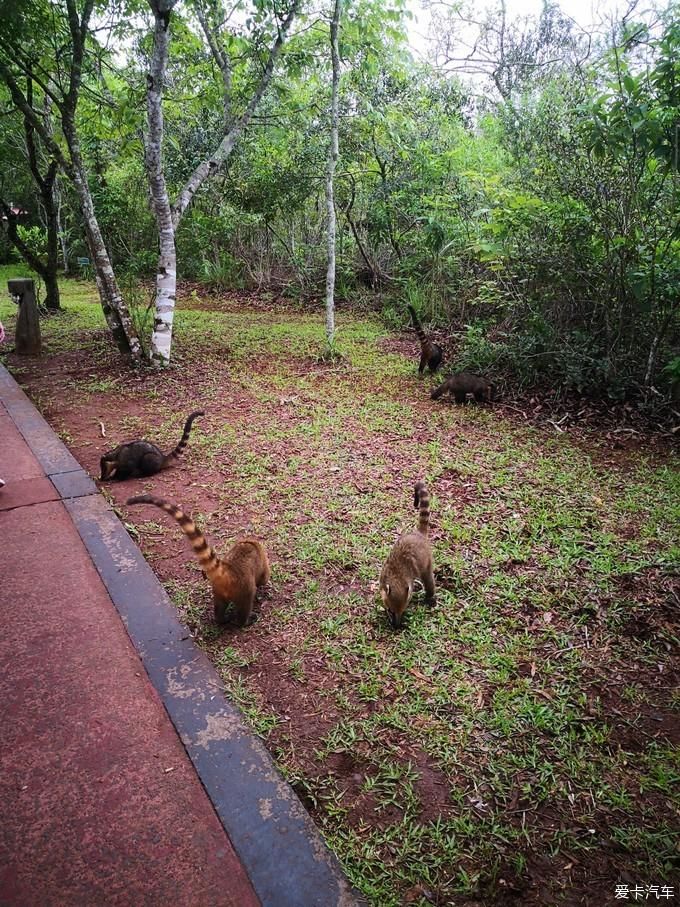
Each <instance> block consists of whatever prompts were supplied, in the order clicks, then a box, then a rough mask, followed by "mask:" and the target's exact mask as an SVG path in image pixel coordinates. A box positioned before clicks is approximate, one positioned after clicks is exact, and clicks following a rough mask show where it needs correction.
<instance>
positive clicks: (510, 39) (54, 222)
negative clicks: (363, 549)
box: [0, 0, 680, 412]
mask: <svg viewBox="0 0 680 907" xmlns="http://www.w3.org/2000/svg"><path fill="white" fill-rule="evenodd" d="M0 5H1V6H2V10H1V12H2V16H1V17H0V18H1V20H2V23H3V24H2V26H1V32H2V33H1V34H0V109H1V110H2V115H3V130H2V134H1V135H0V172H1V174H2V176H1V179H0V204H1V205H2V212H3V225H4V229H3V230H2V231H1V232H0V263H5V262H8V261H10V260H11V259H12V258H16V257H17V256H21V257H23V259H24V260H25V261H27V263H28V264H29V265H30V266H31V267H32V268H34V269H35V270H36V271H38V273H40V275H41V278H42V280H43V283H44V287H45V294H44V295H45V300H44V301H45V304H46V306H47V308H56V307H57V306H58V304H59V303H58V289H57V283H56V271H57V269H58V268H63V269H64V270H65V271H67V272H69V271H70V272H73V271H76V272H77V271H78V270H80V271H81V272H83V270H84V271H85V273H86V274H87V273H88V271H90V270H92V271H93V272H94V276H96V277H97V282H98V287H99V290H100V295H101V297H102V303H103V305H104V310H105V314H106V315H107V321H108V323H109V327H110V328H111V330H112V333H113V335H114V338H115V339H116V342H117V343H118V346H119V347H120V349H121V350H122V351H124V352H125V353H127V354H130V355H132V356H133V357H134V358H138V359H141V358H142V357H144V356H145V355H147V354H148V353H152V354H158V348H157V346H156V344H155V341H154V339H153V338H154V337H156V336H157V331H158V326H159V324H160V325H161V328H162V329H164V330H166V333H167V334H169V336H167V338H166V345H165V347H164V348H162V349H161V352H160V360H161V361H162V362H165V363H167V362H168V361H169V359H170V339H171V331H172V311H171V310H172V306H173V303H174V296H175V291H174V289H173V286H169V287H168V286H167V285H166V287H165V290H164V289H163V286H162V283H163V281H162V280H160V279H159V277H158V275H160V274H167V273H170V272H171V271H172V269H173V265H172V264H171V265H170V266H167V261H168V259H167V258H166V259H165V262H166V265H164V264H163V261H164V259H163V255H164V243H165V249H166V251H167V249H168V248H169V245H168V243H169V242H170V239H171V240H172V242H171V243H170V245H172V247H173V248H172V251H174V253H176V258H175V259H169V260H170V261H171V262H172V261H176V270H177V275H178V279H179V280H180V282H183V286H185V287H186V286H190V284H191V283H192V282H194V283H195V284H201V285H203V286H206V285H207V286H210V287H214V288H216V289H217V290H224V289H225V288H240V289H255V290H257V291H258V292H261V293H269V294H274V295H276V296H286V297H301V298H304V299H305V300H310V301H314V300H321V299H322V298H323V292H324V281H325V278H326V272H327V257H326V256H327V243H326V232H327V226H328V222H329V215H328V210H329V209H328V205H327V204H326V203H325V202H324V194H326V200H328V193H327V186H328V179H329V177H328V173H329V167H328V156H329V143H330V129H331V107H332V105H331V83H332V78H331V75H332V65H331V59H332V54H331V45H330V42H329V24H330V23H331V21H332V19H333V17H334V14H335V15H336V16H337V17H338V19H339V26H340V27H339V63H340V82H339V99H338V107H339V142H338V144H339V156H338V162H337V167H336V168H335V172H334V178H333V184H334V195H333V196H331V201H332V208H333V210H334V213H335V215H336V221H337V226H336V231H337V238H336V246H337V260H336V266H335V270H336V282H335V298H336V299H337V300H339V301H341V302H342V303H346V304H347V305H350V306H357V307H360V306H365V305H371V306H373V307H377V308H378V309H379V310H380V311H381V312H382V314H383V316H384V318H385V319H386V321H387V322H388V324H391V325H394V326H397V325H404V324H405V323H406V320H407V316H406V304H410V305H412V306H413V307H414V308H415V309H416V310H417V311H418V312H419V313H420V315H421V318H422V319H423V320H424V321H426V322H428V323H429V324H430V325H432V326H433V327H434V328H435V329H436V328H441V329H442V330H444V331H445V333H446V336H448V337H449V338H452V342H453V345H454V359H455V362H456V363H457V365H459V366H461V367H470V368H473V369H476V370H479V371H483V372H485V373H487V374H490V375H492V376H494V377H496V378H501V379H502V380H503V379H505V380H506V381H509V382H512V383H514V384H516V385H519V386H533V385H536V384H542V385H544V386H548V387H550V388H552V389H557V390H560V391H573V390H576V391H578V392H580V393H585V394H589V395H594V396H599V397H603V398H606V399H616V400H632V399H635V400H636V401H637V404H638V405H639V406H641V407H643V408H646V409H647V410H649V411H653V412H658V411H659V410H660V408H664V407H665V408H668V407H671V411H672V407H673V406H677V403H675V402H674V398H676V399H677V397H678V395H679V394H680V355H679V340H680V332H679V324H680V319H679V317H678V313H679V311H680V307H679V305H678V301H679V294H678V285H679V282H680V232H679V230H678V225H679V218H680V205H679V204H678V189H679V174H678V170H679V156H678V136H679V130H680V15H678V14H679V12H680V7H678V5H677V3H670V4H669V5H667V6H658V7H656V8H649V7H645V8H644V10H643V9H642V8H641V7H638V6H636V5H635V4H631V5H630V6H629V7H627V8H626V9H625V11H623V12H619V13H618V14H614V13H611V14H609V15H608V17H606V21H605V19H603V20H602V22H601V25H600V26H599V27H598V28H593V29H586V28H584V27H583V26H582V25H580V24H579V23H578V22H576V21H575V20H574V19H572V18H570V17H569V16H567V15H566V14H565V13H563V12H562V11H561V10H560V7H559V6H558V5H557V4H550V3H546V4H545V5H544V6H543V7H542V9H541V11H540V13H539V14H538V15H535V16H532V15H525V16H517V15H511V14H510V13H509V11H508V10H507V8H506V6H505V4H504V2H502V0H501V2H498V3H496V4H493V3H492V4H490V5H489V6H488V7H487V8H486V9H484V10H481V11H479V10H477V11H475V12H474V13H473V11H472V10H471V9H470V8H466V6H465V4H454V3H426V4H423V6H424V8H425V10H426V19H425V21H426V22H427V23H428V30H429V36H427V37H424V36H422V34H421V35H420V36H419V37H418V39H417V43H418V51H417V52H416V53H413V52H412V51H411V50H410V49H409V46H408V34H409V23H411V34H413V33H414V25H413V24H412V15H413V12H412V9H410V8H407V7H406V6H405V5H404V4H403V3H402V2H398V0H397V2H390V3H383V2H375V0H344V2H343V3H340V2H339V0H336V3H335V4H334V5H333V4H330V5H328V4H327V5H324V4H318V3H314V2H312V3H301V2H300V0H292V2H291V0H287V2H265V0H256V2H252V3H241V2H235V3H232V4H227V5H222V4H221V2H220V0H191V2H189V0H186V2H182V3H178V2H177V0H149V3H146V2H141V0H136V2H135V0H131V2H126V0H123V2H113V3H111V2H105V0H96V2H95V0H78V2H76V0H60V2H48V0H31V2H30V3H27V4H14V3H12V2H9V3H8V2H5V3H4V4H0ZM327 7H328V8H327ZM159 238H160V240H161V242H160V253H161V256H160V259H159ZM79 259H80V260H81V261H80V265H79V264H78V260H79ZM84 259H89V263H88V264H84V262H83V260H84ZM154 275H156V288H155V290H154V289H153V286H152V285H153V280H154ZM164 293H165V297H164V295H163V294H164ZM154 307H155V308H154ZM128 316H129V317H128ZM163 322H166V324H165V325H164V324H163ZM152 327H153V328H154V335H153V337H152V339H151V340H149V337H148V336H147V335H148V334H149V332H150V331H151V329H152ZM157 358H159V357H158V355H157Z"/></svg>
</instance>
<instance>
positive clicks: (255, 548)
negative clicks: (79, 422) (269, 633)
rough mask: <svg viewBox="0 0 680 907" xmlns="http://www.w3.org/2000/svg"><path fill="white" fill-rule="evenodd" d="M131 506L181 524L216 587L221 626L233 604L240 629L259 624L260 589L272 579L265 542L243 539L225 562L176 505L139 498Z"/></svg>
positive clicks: (144, 496) (215, 600)
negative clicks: (256, 608)
mask: <svg viewBox="0 0 680 907" xmlns="http://www.w3.org/2000/svg"><path fill="white" fill-rule="evenodd" d="M127 503H128V504H153V505H154V506H156V507H160V508H161V510H164V511H165V512H166V513H169V514H170V516H172V517H174V518H175V519H176V520H177V522H178V523H179V525H180V529H181V530H182V532H183V533H184V534H185V535H186V537H187V538H188V539H189V542H190V543H191V547H192V548H193V549H194V551H195V552H196V555H197V557H198V563H199V564H200V565H201V568H202V570H203V572H204V574H205V575H206V576H207V578H208V579H209V580H210V584H211V585H212V590H213V601H214V604H215V620H216V621H217V623H218V624H225V623H227V619H226V618H225V613H226V610H227V606H228V605H229V604H233V606H234V618H235V621H234V622H235V623H236V624H237V625H238V626H239V627H245V626H246V625H247V624H252V623H254V622H255V621H256V620H257V615H256V614H254V613H253V604H254V602H255V594H256V592H257V587H258V586H264V584H265V583H268V582H269V577H270V570H269V560H268V559H267V552H266V551H265V548H264V545H263V544H262V542H259V541H258V540H257V539H252V538H244V539H239V541H238V542H236V544H235V545H233V546H232V547H231V548H230V549H229V551H228V552H227V554H226V555H225V556H224V557H223V558H219V557H218V556H217V554H215V550H214V549H213V548H211V547H210V545H209V544H208V542H207V541H206V538H205V536H204V535H203V533H202V532H201V531H200V529H198V527H197V526H196V523H194V521H193V520H192V518H191V516H190V515H189V514H188V513H185V512H184V511H183V510H182V509H181V507H177V505H176V504H169V503H168V502H167V501H164V500H162V499H161V498H157V497H155V496H154V495H152V494H138V495H136V497H134V498H130V499H129V500H128V502H127Z"/></svg>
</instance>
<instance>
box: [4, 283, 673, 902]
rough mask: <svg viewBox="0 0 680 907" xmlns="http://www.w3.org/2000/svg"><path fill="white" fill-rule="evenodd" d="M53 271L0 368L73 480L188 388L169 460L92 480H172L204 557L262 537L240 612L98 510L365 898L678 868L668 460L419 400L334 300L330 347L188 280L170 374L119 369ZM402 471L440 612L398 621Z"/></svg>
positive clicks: (168, 530)
mask: <svg viewBox="0 0 680 907" xmlns="http://www.w3.org/2000/svg"><path fill="white" fill-rule="evenodd" d="M72 283H73V282H67V283H66V284H65V293H64V305H65V308H66V310H67V311H66V313H65V314H63V315H58V316H55V317H54V318H50V319H47V320H46V321H45V322H44V337H45V348H46V350H47V355H46V357H44V359H43V361H42V362H41V363H39V364H38V363H35V362H33V361H25V362H23V361H22V362H18V361H17V360H16V359H14V358H13V357H9V358H10V366H11V367H12V368H13V369H14V370H15V372H17V374H18V377H19V379H20V380H21V381H22V382H23V383H24V384H25V385H26V387H27V389H28V390H29V392H30V393H31V394H32V396H33V397H34V399H37V401H38V403H39V405H40V406H41V408H42V409H43V410H44V411H45V413H46V415H47V416H48V418H50V420H51V421H52V423H53V424H54V425H55V426H57V427H58V428H59V430H60V431H61V432H62V433H64V435H65V436H66V435H67V436H68V437H69V438H70V439H71V440H70V441H69V443H71V444H72V447H73V449H74V452H75V454H76V455H77V456H78V457H79V459H80V461H81V462H82V463H83V464H84V465H85V466H86V468H88V469H89V470H90V471H91V472H93V473H96V466H97V463H98V458H99V456H100V455H101V451H102V449H104V448H105V447H110V446H113V445H114V444H116V443H118V442H119V441H121V440H127V439H129V438H131V437H134V436H135V435H139V434H143V435H144V436H146V437H149V438H150V439H151V440H154V441H156V442H157V443H160V444H161V445H165V446H168V447H169V446H171V445H172V444H174V443H175V442H176V440H177V439H178V437H179V434H180V432H181V425H182V422H183V419H184V417H185V416H186V414H187V413H188V412H189V411H190V410H191V409H193V408H195V407H196V406H197V405H201V406H203V407H204V408H205V409H206V416H205V418H204V419H201V420H199V421H197V422H196V424H195V426H194V430H193V432H192V437H191V441H190V445H189V448H188V451H187V455H186V458H185V462H184V463H183V464H182V465H181V466H180V467H179V468H177V469H175V470H172V471H169V472H166V473H163V474H162V475H160V476H157V477H154V478H153V479H151V480H140V481H137V482H128V483H124V484H123V485H121V486H115V485H114V486H111V487H110V491H111V494H112V495H113V499H114V500H115V501H117V502H118V505H119V506H120V504H121V502H122V501H124V500H125V499H126V498H127V497H128V496H129V495H131V494H134V493H139V492H141V491H143V490H151V489H153V490H154V491H155V492H156V493H158V494H162V495H163V496H165V497H168V498H171V499H174V500H177V501H179V502H180V503H182V504H183V505H184V506H186V507H187V509H189V510H190V511H192V512H193V513H194V515H195V517H196V519H197V521H198V522H199V524H200V525H202V526H204V527H205V528H206V530H207V531H208V533H209V535H210V538H211V540H212V541H213V542H214V543H215V545H216V547H217V548H218V550H223V549H225V548H226V547H228V545H229V544H231V542H233V540H234V539H236V538H237V537H238V536H239V535H241V534H244V533H255V534H257V535H259V536H260V537H262V538H263V539H266V541H267V545H268V548H269V550H270V553H271V557H272V562H273V581H272V587H271V589H270V590H269V591H268V593H267V594H266V596H265V598H264V600H263V602H262V603H261V606H260V610H261V617H260V621H259V622H258V623H257V624H255V625H254V626H252V627H250V628H248V629H247V630H245V631H240V632H239V631H231V630H222V629H221V628H219V629H218V628H217V627H216V626H215V624H214V622H213V620H212V613H211V596H210V592H209V589H208V588H207V587H206V584H205V582H204V581H203V579H202V577H201V575H200V571H199V570H198V565H197V563H196V562H195V560H192V558H191V555H190V552H189V549H188V546H187V545H186V543H185V541H184V539H183V538H182V537H181V535H180V533H179V532H178V530H177V527H176V526H175V525H174V524H169V521H167V520H165V518H164V517H163V516H162V515H159V516H158V518H157V519H156V518H155V516H154V518H153V519H149V513H148V511H140V510H139V509H138V508H129V509H125V508H124V507H121V508H120V509H121V512H122V513H123V514H124V517H125V519H126V520H127V522H128V523H129V524H130V525H131V526H134V527H135V531H136V532H137V533H138V534H139V536H140V538H141V544H142V547H143V549H144V551H145V553H146V555H147V557H148V558H149V560H150V562H151V563H152V565H153V566H154V569H155V570H156V572H157V573H158V575H159V576H160V578H161V579H162V581H163V582H164V583H165V585H166V588H167V589H168V592H169V594H170V595H171V597H172V599H173V601H174V602H175V604H176V606H177V608H178V610H179V612H180V614H181V616H182V619H183V620H184V622H185V623H186V624H187V626H188V627H189V629H190V631H191V632H192V634H193V635H194V637H195V639H196V640H197V642H198V643H199V645H201V646H203V647H204V648H205V650H206V651H207V652H208V653H209V654H210V656H211V658H212V659H213V662H214V663H215V665H216V667H217V669H218V670H219V672H220V674H221V676H222V678H223V679H224V682H225V687H226V689H227V691H228V693H229V695H230V696H231V697H232V698H233V699H234V700H235V701H236V702H238V704H239V705H240V707H241V708H242V709H243V711H244V714H245V715H246V717H247V719H248V720H249V721H250V723H251V725H252V727H253V728H254V730H255V731H256V733H258V734H260V735H261V736H262V737H263V739H264V740H265V742H266V743H267V745H268V746H269V748H270V750H271V751H272V753H273V754H274V756H275V758H276V759H277V762H278V764H279V766H280V767H281V770H282V771H283V772H284V774H285V775H286V777H287V778H288V779H289V780H290V782H291V783H292V784H293V785H294V787H295V789H296V790H297V791H298V793H299V794H300V796H301V798H302V799H303V802H305V804H306V805H307V807H308V808H309V809H310V811H311V813H312V815H313V816H314V818H315V820H316V821H317V823H318V825H319V826H320V828H321V829H322V831H323V833H324V834H325V836H326V838H327V840H328V841H329V843H330V844H331V846H332V847H333V848H334V849H335V851H336V852H337V853H338V855H339V857H340V859H341V860H342V862H343V865H344V866H345V868H346V870H347V872H348V874H349V876H350V877H351V879H352V880H353V881H354V883H355V884H356V885H357V886H358V887H359V888H360V889H361V890H362V891H363V892H364V894H365V895H366V897H367V898H368V900H369V901H370V902H371V903H373V904H376V905H380V907H391V905H395V907H396V905H399V904H403V903H407V904H418V905H425V904H430V903H434V904H442V905H444V904H457V903H464V902H465V899H466V898H473V899H476V901H477V902H483V903H494V904H501V903H516V904H529V905H531V904H545V905H548V904H565V905H570V904H576V903H593V904H594V903H598V904H599V903H609V902H610V901H613V899H614V889H615V885H616V884H617V883H620V882H622V881H626V880H629V879H630V880H632V884H635V883H636V882H637V883H640V884H651V883H653V884H673V881H674V880H676V879H677V878H678V870H679V857H678V850H677V846H676V844H677V832H678V807H679V803H678V798H677V791H678V780H679V779H680V778H679V776H680V761H679V760H678V750H677V748H676V746H677V742H678V708H679V706H680V700H679V698H678V696H677V693H674V692H673V691H674V690H675V689H676V688H677V681H678V642H679V638H678V636H679V634H678V620H677V617H678V607H679V590H678V564H679V562H680V558H679V556H678V555H679V550H678V526H679V525H680V474H679V472H678V470H677V462H676V460H675V459H674V458H673V457H672V456H671V455H669V454H664V455H660V454H658V453H655V452H654V451H653V450H652V449H651V448H645V447H644V446H642V447H641V448H640V449H639V450H637V451H634V452H621V451H617V450H612V449H610V448H609V447H607V445H606V443H602V442H599V441H598V439H596V438H592V437H591V438H587V437H584V436H582V435H572V434H570V433H565V434H563V435H560V436H558V437H556V436H554V435H552V434H546V433H545V432H542V431H539V430H536V429H533V428H527V427H526V426H525V425H523V424H521V423H520V422H519V421H513V419H512V418H508V416H507V415H503V414H502V413H501V411H500V410H499V409H498V408H480V407H474V406H469V407H460V408H459V407H455V406H449V405H442V404H436V403H432V402H431V401H430V399H429V396H428V394H427V390H429V386H430V385H429V382H428V380H421V379H418V378H417V377H416V376H415V374H414V373H415V362H416V358H415V357H416V351H415V348H414V355H413V358H412V359H408V358H405V357H404V356H402V355H400V354H399V353H396V352H388V351H387V350H386V345H385V340H386V336H387V335H386V332H385V329H384V327H383V326H382V325H381V324H380V323H378V322H377V321H373V320H371V319H369V318H352V317H349V316H345V315H343V316H342V317H340V318H339V323H340V330H339V334H338V348H339V351H340V352H341V354H342V358H340V359H337V360H334V361H333V362H330V363H324V362H323V361H322V360H321V359H320V353H321V351H322V349H323V343H324V336H323V326H322V319H321V313H320V315H319V317H316V316H313V315H310V314H309V313H307V314H305V313H296V312H291V310H289V309H286V308H285V306H280V307H278V308H276V307H272V308H271V310H268V311H266V310H265V311H263V310H262V309H261V308H257V309H255V308H253V307H252V306H248V305H244V306H241V307H240V308H239V306H238V305H232V306H231V307H230V309H229V311H219V310H211V311H202V310H201V309H200V308H197V307H196V306H198V305H200V301H197V300H195V299H194V300H193V301H192V304H193V306H194V307H193V308H190V309H189V308H187V309H180V310H179V311H178V312H177V318H176V339H175V346H174V365H173V367H172V368H171V369H169V370H168V371H167V372H165V373H163V374H162V375H157V374H152V373H149V374H140V375H131V374H129V373H127V372H126V371H125V370H124V368H123V367H122V366H121V364H120V363H119V361H118V359H117V357H116V355H115V352H114V351H112V349H111V346H110V344H109V341H108V338H107V337H106V335H105V333H104V332H103V331H102V328H103V319H102V317H101V312H100V310H99V307H98V306H96V305H92V301H91V298H90V297H88V298H78V295H77V294H76V292H75V290H76V289H78V290H79V289H80V288H81V284H77V285H76V286H75V287H73V286H72ZM72 290H73V295H71V291H72ZM90 292H91V288H90ZM7 310H8V304H7V303H6V302H3V303H0V317H3V319H4V318H6V317H7V314H8V311H7ZM8 321H11V319H8ZM414 347H415V344H414ZM100 419H101V420H102V421H103V422H105V423H106V430H107V437H106V439H102V438H101V437H100V432H99V420H100ZM420 477H424V478H425V479H426V480H427V482H428V484H429V486H430V489H431V492H432V514H433V531H432V535H433V544H434V552H435V568H436V570H435V572H436V577H437V582H438V605H437V607H436V608H435V609H433V610H430V609H428V608H426V607H425V604H424V601H423V597H422V595H419V596H416V600H415V602H414V606H413V608H412V609H411V611H410V612H409V615H408V620H407V625H406V628H405V629H404V630H403V631H402V632H396V633H395V632H393V631H392V630H391V629H390V628H389V627H388V625H387V622H386V620H385V618H384V615H383V614H382V613H381V610H380V608H379V604H378V599H377V594H376V588H377V577H378V574H379V570H380V565H381V563H382V561H383V559H384V558H385V556H386V554H387V552H388V551H389V548H390V546H391V545H392V543H393V542H394V540H395V538H396V536H397V535H398V533H399V532H400V531H403V530H404V529H407V528H410V527H412V526H413V525H414V522H415V512H414V511H413V510H412V509H411V500H412V498H411V495H412V487H413V483H414V482H415V480H416V479H418V478H420Z"/></svg>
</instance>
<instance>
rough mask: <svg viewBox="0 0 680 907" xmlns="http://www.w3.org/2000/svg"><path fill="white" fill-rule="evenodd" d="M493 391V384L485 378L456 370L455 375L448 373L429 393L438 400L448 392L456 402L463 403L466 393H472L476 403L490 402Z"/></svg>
mask: <svg viewBox="0 0 680 907" xmlns="http://www.w3.org/2000/svg"><path fill="white" fill-rule="evenodd" d="M492 393H493V384H492V383H491V382H490V381H487V380H486V378H480V377H479V375H473V374H472V373H471V372H458V374H457V375H450V376H449V377H448V378H447V379H446V381H444V383H443V384H440V385H439V387H435V389H434V390H433V391H432V393H431V394H430V397H432V399H433V400H438V399H439V397H441V396H443V395H444V394H450V395H451V396H452V397H453V398H454V400H455V401H456V403H465V401H466V400H467V397H468V394H472V396H473V397H474V398H475V400H476V401H477V402H478V403H483V402H484V401H486V402H487V403H491V395H492Z"/></svg>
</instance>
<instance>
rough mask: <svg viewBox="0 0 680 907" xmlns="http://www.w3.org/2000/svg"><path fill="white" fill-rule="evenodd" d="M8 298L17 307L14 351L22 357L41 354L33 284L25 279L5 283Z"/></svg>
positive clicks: (38, 320)
mask: <svg viewBox="0 0 680 907" xmlns="http://www.w3.org/2000/svg"><path fill="white" fill-rule="evenodd" d="M7 289H8V290H9V294H10V296H11V297H12V298H13V299H14V301H15V302H16V303H17V304H18V306H19V314H18V316H17V326H16V331H15V334H14V350H15V352H17V353H21V354H22V355H24V356H39V355H40V353H41V339H40V318H39V317H38V304H37V302H36V299H35V284H34V283H33V281H32V280H30V279H29V278H27V277H19V278H17V279H16V280H8V281H7Z"/></svg>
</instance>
